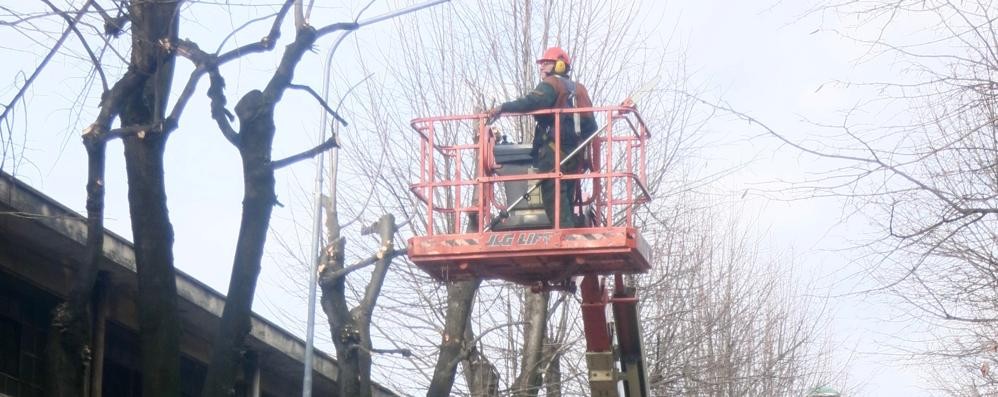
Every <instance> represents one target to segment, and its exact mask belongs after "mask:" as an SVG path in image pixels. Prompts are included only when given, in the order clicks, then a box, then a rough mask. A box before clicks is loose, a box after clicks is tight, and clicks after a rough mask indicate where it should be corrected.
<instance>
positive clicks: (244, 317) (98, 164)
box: [0, 0, 397, 396]
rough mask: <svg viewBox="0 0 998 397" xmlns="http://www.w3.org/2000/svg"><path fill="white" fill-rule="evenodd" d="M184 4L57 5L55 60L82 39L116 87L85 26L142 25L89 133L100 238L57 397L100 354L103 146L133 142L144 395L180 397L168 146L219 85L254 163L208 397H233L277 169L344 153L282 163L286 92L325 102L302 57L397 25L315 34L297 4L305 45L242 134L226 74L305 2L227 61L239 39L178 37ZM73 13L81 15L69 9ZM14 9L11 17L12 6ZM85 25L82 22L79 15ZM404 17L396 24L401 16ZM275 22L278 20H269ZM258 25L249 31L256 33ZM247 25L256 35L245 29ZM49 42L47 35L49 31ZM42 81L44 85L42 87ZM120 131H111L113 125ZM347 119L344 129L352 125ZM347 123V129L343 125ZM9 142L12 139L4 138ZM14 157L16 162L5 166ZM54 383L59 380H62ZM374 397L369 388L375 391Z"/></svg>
mask: <svg viewBox="0 0 998 397" xmlns="http://www.w3.org/2000/svg"><path fill="white" fill-rule="evenodd" d="M181 3H182V2H179V1H177V2H132V3H128V2H121V3H117V2H114V3H113V5H115V7H116V8H118V10H117V14H118V15H117V16H112V15H111V14H110V13H108V12H107V11H105V9H104V8H102V7H101V5H100V4H99V2H95V1H86V2H83V4H82V5H80V6H79V7H78V9H77V10H73V11H72V12H69V11H65V10H63V9H60V8H58V7H56V6H54V5H52V4H50V3H48V2H46V4H48V5H49V6H50V7H51V9H52V14H51V15H52V16H54V17H59V18H63V19H65V20H66V21H68V23H69V25H68V27H67V28H66V29H65V31H64V33H63V34H62V36H61V38H59V39H58V41H57V44H56V45H55V46H54V47H53V50H52V53H55V52H56V51H57V50H58V49H59V47H60V46H61V44H62V42H63V41H64V40H65V38H66V37H68V36H69V35H70V34H71V33H75V35H76V37H77V38H78V39H79V40H80V41H81V45H82V47H84V48H85V49H86V52H87V53H88V54H89V56H90V57H89V61H90V62H91V63H92V65H93V67H95V68H96V70H97V71H98V72H99V74H100V76H101V78H102V81H104V79H105V77H104V74H103V72H102V71H101V69H100V64H101V62H100V61H99V59H98V58H97V55H95V53H94V52H93V51H92V50H91V45H89V44H90V43H88V41H87V40H91V39H92V38H89V37H87V36H85V35H83V34H81V33H80V29H79V27H80V26H84V25H83V24H82V23H81V22H80V20H81V16H83V15H84V14H85V13H86V12H87V9H88V8H90V7H91V6H93V8H95V9H97V11H98V12H97V14H96V15H95V16H94V18H98V20H99V21H102V22H103V23H102V25H103V26H104V27H105V31H106V32H107V34H108V35H110V36H117V35H118V34H120V33H122V31H123V28H124V25H125V24H128V25H129V26H131V29H130V33H131V38H132V42H131V47H130V49H131V59H130V60H129V61H124V60H123V62H126V64H127V72H126V73H124V75H123V76H122V77H121V78H120V79H119V80H118V81H117V82H116V83H115V84H114V85H113V87H111V88H108V87H107V85H106V81H104V83H105V85H104V94H103V95H102V101H101V111H100V113H99V115H98V116H97V119H96V121H95V122H94V123H93V124H91V125H90V127H88V128H87V130H86V131H85V134H84V139H85V144H86V146H87V149H88V154H89V156H90V176H89V178H88V179H89V182H88V203H87V207H88V216H89V222H88V225H89V233H90V234H89V235H90V239H89V242H88V252H90V258H91V259H90V262H89V263H88V264H86V266H84V267H81V268H79V269H78V273H79V274H78V275H77V277H76V278H75V283H74V287H73V291H72V293H71V296H70V301H69V302H68V303H67V304H66V305H63V306H60V310H58V311H57V312H56V314H55V318H54V323H53V325H54V327H55V329H56V330H60V331H61V332H60V333H54V335H53V338H54V339H53V340H54V341H55V342H54V343H53V346H62V349H61V351H60V353H61V355H60V357H61V358H60V359H59V360H52V361H51V363H52V364H55V365H59V366H58V367H53V368H52V371H53V379H61V380H63V381H61V382H56V383H55V384H54V385H53V386H52V387H53V391H52V392H53V393H54V394H57V395H81V394H85V393H84V392H82V391H81V390H80V389H79V388H80V386H81V385H83V384H85V383H84V382H82V380H83V379H85V378H86V376H88V375H87V373H86V368H87V365H88V363H87V361H88V360H89V355H88V349H89V348H88V346H87V345H88V344H89V334H90V331H89V321H88V320H87V319H88V318H89V316H88V315H87V309H86V308H87V304H88V302H89V297H90V295H91V293H90V290H92V288H93V283H94V279H95V277H96V270H97V266H98V260H99V258H100V257H101V255H102V253H103V251H102V249H101V245H100V242H101V236H103V230H102V207H103V203H102V199H103V190H102V189H103V182H104V181H103V180H102V179H103V170H104V165H103V163H104V148H105V144H106V142H107V141H109V140H111V139H116V138H122V139H123V140H124V144H125V159H126V168H127V172H128V178H129V205H130V209H131V221H132V231H133V237H134V240H135V252H136V254H135V255H136V264H137V268H138V279H139V282H138V284H139V294H138V296H139V302H138V307H139V308H140V314H139V318H140V319H139V324H140V332H139V333H140V346H141V348H140V349H141V354H140V356H141V361H142V373H143V374H144V375H143V377H142V379H143V395H147V396H157V395H165V396H174V395H177V394H178V393H179V391H178V390H179V389H178V388H179V384H180V378H179V351H180V349H179V321H178V317H177V309H176V286H175V283H174V280H175V271H174V268H173V255H172V243H173V231H172V227H171V225H170V221H169V218H168V215H167V214H168V211H167V204H166V196H165V187H164V162H163V153H164V149H165V145H166V141H167V137H168V136H169V134H170V133H171V132H173V131H174V130H176V129H177V127H178V125H179V120H180V116H181V114H182V112H183V110H184V109H185V106H186V105H187V104H188V102H189V101H190V100H191V97H192V95H193V94H194V93H195V89H196V87H197V84H198V82H199V80H200V79H201V77H203V76H204V75H208V76H209V78H210V82H211V84H210V85H211V86H210V87H209V89H208V96H209V98H210V100H211V104H210V106H211V115H212V118H213V119H214V120H215V122H216V123H217V125H218V127H219V129H220V130H221V132H222V135H223V136H224V137H225V139H226V140H228V141H229V142H230V143H232V144H233V145H234V146H235V147H236V148H237V149H238V150H239V153H240V155H241V156H242V159H243V171H244V172H243V173H244V186H245V195H244V200H243V216H242V223H241V225H240V233H239V238H238V243H237V248H236V253H235V258H234V263H233V269H232V279H231V281H230V283H229V292H228V299H227V303H226V306H225V309H224V311H223V315H222V320H221V323H220V327H219V332H218V334H217V336H216V340H215V343H213V352H212V359H211V363H210V365H209V367H208V375H207V380H206V384H205V387H204V390H203V394H204V395H206V396H213V395H229V394H230V391H231V390H232V389H233V387H234V384H235V380H236V370H237V368H238V365H239V363H240V361H241V359H242V357H241V351H242V346H243V344H244V341H245V338H246V336H247V334H248V333H249V326H250V314H251V312H250V308H251V306H252V302H253V295H254V292H255V286H256V281H257V276H258V274H259V272H260V264H261V260H262V256H263V248H264V244H265V241H266V236H267V231H268V225H269V221H270V216H271V211H272V208H273V206H274V205H275V204H278V202H277V197H276V194H275V187H274V183H275V181H274V171H275V170H276V169H279V168H281V167H284V166H287V165H290V164H292V163H295V162H297V161H300V160H303V159H307V158H310V157H311V156H314V155H316V154H318V153H320V152H322V151H324V150H327V149H329V148H330V147H333V146H334V145H335V140H333V139H330V140H328V141H326V142H324V143H322V144H320V145H318V146H316V147H314V148H312V149H309V150H306V151H303V152H301V153H299V154H296V155H292V156H289V157H287V158H284V159H280V160H272V147H273V141H274V138H275V135H276V132H277V127H276V124H275V121H274V115H275V109H276V107H277V105H278V104H279V103H280V101H281V99H282V96H283V94H284V93H285V91H286V90H288V89H289V88H290V89H301V90H304V91H306V92H308V93H311V94H313V96H314V97H316V98H317V99H318V95H316V94H315V92H314V91H313V90H312V89H311V88H309V87H307V86H302V85H297V84H294V83H293V81H292V78H293V75H294V71H295V69H296V68H297V66H298V64H299V62H300V61H301V59H302V57H303V55H304V54H305V53H306V52H307V51H308V50H309V49H311V46H312V45H313V44H314V43H315V42H316V40H318V39H319V38H321V37H322V36H324V35H326V34H329V33H332V32H335V31H340V30H353V29H357V28H359V27H361V26H363V25H365V24H370V23H374V22H378V21H381V20H384V19H388V18H390V17H392V16H394V15H389V16H385V17H383V18H376V19H372V20H366V21H359V22H357V21H355V22H347V23H338V24H332V25H328V26H323V27H318V28H316V27H313V26H310V25H309V24H307V23H306V22H305V16H304V12H302V10H303V6H302V4H301V2H297V5H298V7H297V11H299V12H296V13H295V15H296V20H295V37H294V40H293V41H292V42H291V43H290V44H289V45H288V46H287V47H286V48H285V50H284V52H283V56H282V58H281V60H280V62H279V64H278V65H276V66H275V67H274V72H273V75H272V77H271V78H270V79H269V81H267V84H266V86H265V87H264V88H263V89H262V90H252V91H249V92H248V93H246V94H245V95H244V96H243V97H242V98H241V99H240V101H239V102H238V104H237V105H236V107H235V113H236V117H238V119H239V127H238V131H237V129H236V128H234V127H233V126H232V125H231V124H230V123H231V122H232V121H234V119H235V118H236V117H233V115H232V114H231V113H230V112H229V111H228V110H227V109H226V107H225V106H226V98H225V95H224V90H223V87H224V79H223V77H222V71H221V67H222V66H223V65H225V64H227V63H229V62H232V61H234V60H237V59H240V58H242V57H244V56H246V55H250V54H255V53H260V52H266V51H269V50H272V49H274V48H275V47H276V45H277V43H278V40H279V38H280V30H281V26H282V22H283V21H284V17H285V15H287V13H288V11H289V10H290V9H291V6H292V5H294V4H296V2H295V1H294V0H287V1H285V2H283V4H282V5H281V7H280V9H279V10H278V11H277V13H276V16H274V17H273V18H272V21H273V22H272V25H271V27H270V30H269V32H268V33H267V35H266V36H265V37H264V38H263V39H262V40H260V41H258V42H252V43H250V44H247V45H244V46H241V47H237V48H235V49H232V50H230V51H228V52H224V53H223V52H222V51H221V50H222V48H224V46H225V43H226V42H227V40H228V38H229V37H225V38H222V39H221V40H220V43H221V44H220V45H219V46H218V48H219V50H218V51H217V52H215V53H207V52H205V51H203V50H201V49H200V46H198V44H197V43H195V42H193V41H190V40H186V39H185V40H179V39H178V35H177V31H178V28H179V21H180V15H181V14H182V12H185V11H188V10H190V9H189V8H188V9H182V8H181ZM71 8H73V7H72V6H70V7H67V9H71ZM5 10H6V8H5ZM12 15H13V16H15V17H20V19H16V20H15V21H13V22H12V23H11V25H13V26H17V25H18V24H22V23H23V24H25V25H30V24H31V23H32V22H31V20H32V19H34V18H37V17H38V16H37V15H32V14H30V13H27V12H24V13H19V12H12ZM74 15H75V17H74ZM395 15H397V14H395ZM268 19H271V18H268ZM252 22H253V21H250V22H248V23H247V25H249V24H251V23H252ZM244 27H245V26H244ZM42 36H43V37H44V33H42ZM176 55H182V56H184V57H186V58H188V59H190V60H191V61H192V63H193V64H194V66H195V69H194V71H193V72H192V74H191V76H190V78H189V80H188V81H187V83H186V85H185V86H184V87H183V89H182V90H181V91H180V93H179V95H178V98H177V100H176V103H175V104H174V106H173V107H172V109H171V108H168V106H167V100H168V98H169V94H170V92H171V79H172V75H173V67H174V59H175V56H176ZM48 59H49V58H46V60H45V61H44V62H43V63H42V64H41V65H40V66H39V67H38V69H37V70H36V72H35V73H34V76H37V75H38V74H39V72H40V71H41V70H42V69H43V68H44V67H45V64H46V62H47V60H48ZM32 79H34V77H32ZM30 83H31V82H30V81H28V82H26V84H25V85H24V86H23V87H22V88H21V90H20V91H19V92H18V94H17V95H15V97H14V98H13V99H12V101H11V102H10V104H8V105H7V106H6V107H5V108H4V113H3V115H2V116H0V121H4V122H6V121H9V119H7V116H8V115H9V114H10V111H11V109H13V107H14V106H15V105H16V104H17V103H18V101H19V100H20V99H21V97H22V95H23V93H24V91H25V90H26V89H27V88H28V86H29V85H30ZM319 102H320V104H321V105H322V106H324V107H325V109H326V110H327V111H329V112H331V113H333V116H334V117H336V116H337V115H336V114H335V112H332V109H330V108H329V106H328V105H326V104H325V103H324V102H323V101H322V100H321V99H319ZM116 119H117V120H118V121H119V122H120V124H121V126H120V127H119V128H112V123H113V122H114V120H116ZM339 121H341V122H343V120H342V119H339ZM344 123H345V122H344ZM5 132H6V133H7V134H8V135H7V136H10V135H9V134H10V131H9V130H8V131H5ZM5 158H6V156H5ZM54 374H59V375H58V376H56V375H54ZM368 389H369V388H368Z"/></svg>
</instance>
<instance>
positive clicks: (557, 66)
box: [554, 59, 568, 74]
mask: <svg viewBox="0 0 998 397" xmlns="http://www.w3.org/2000/svg"><path fill="white" fill-rule="evenodd" d="M567 71H568V64H566V63H565V61H562V60H560V59H559V60H557V61H555V63H554V72H555V73H557V74H565V72H567Z"/></svg>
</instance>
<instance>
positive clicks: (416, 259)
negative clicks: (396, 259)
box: [409, 227, 651, 284]
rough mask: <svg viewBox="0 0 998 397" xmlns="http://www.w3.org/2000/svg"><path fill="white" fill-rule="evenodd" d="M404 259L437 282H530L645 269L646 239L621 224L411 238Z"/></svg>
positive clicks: (648, 251)
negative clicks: (475, 279)
mask: <svg viewBox="0 0 998 397" xmlns="http://www.w3.org/2000/svg"><path fill="white" fill-rule="evenodd" d="M409 258H410V259H411V260H412V262H413V263H415V264H416V266H419V267H420V268H421V269H423V271H425V272H427V273H429V274H430V275H431V276H433V277H434V278H436V279H438V280H441V281H452V280H466V279H470V278H474V277H478V278H482V279H502V280H507V281H512V282H516V283H521V284H530V283H534V282H538V281H550V282H558V281H561V280H564V279H566V278H568V277H571V276H576V275H583V274H611V273H625V274H627V273H644V272H646V271H648V270H649V269H650V268H651V266H650V262H651V258H650V249H649V247H648V244H647V243H646V242H645V241H644V239H643V238H641V236H640V235H639V234H638V233H637V231H636V230H635V229H634V228H625V227H617V228H578V229H561V230H521V231H503V232H486V233H477V234H448V235H437V236H423V237H414V238H411V239H410V240H409Z"/></svg>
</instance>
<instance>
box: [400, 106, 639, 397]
mask: <svg viewBox="0 0 998 397" xmlns="http://www.w3.org/2000/svg"><path fill="white" fill-rule="evenodd" d="M579 112H592V113H593V115H594V116H595V117H596V120H597V122H599V123H600V124H601V125H602V126H603V127H602V128H601V129H600V130H599V131H597V132H596V133H594V134H593V135H592V136H590V137H589V138H586V139H585V140H584V141H583V142H581V143H580V144H579V146H578V149H574V150H572V151H571V152H569V153H564V154H563V153H557V154H556V155H555V156H556V159H555V162H556V163H559V164H561V163H563V161H564V159H563V158H562V157H565V158H570V157H573V156H576V157H578V158H580V159H585V160H584V161H582V162H580V163H584V164H585V165H586V167H585V169H584V170H583V169H580V170H579V172H565V173H563V172H560V171H557V170H556V171H552V172H539V171H537V170H536V169H534V168H532V167H531V156H530V149H531V146H530V145H529V144H513V143H508V142H509V138H508V137H507V136H506V135H505V134H503V133H502V131H503V130H507V131H513V130H517V129H519V130H523V129H525V128H532V126H533V121H532V120H529V118H528V117H526V116H527V115H538V114H554V115H555V116H556V117H555V120H556V121H555V126H554V128H555V131H558V130H559V129H560V127H561V126H560V119H561V117H559V116H561V115H562V114H563V113H579ZM489 121H491V120H487V119H486V115H483V114H478V115H466V116H443V117H428V118H419V119H415V120H413V121H412V127H413V129H415V130H416V132H417V133H418V134H419V141H420V142H419V148H418V149H419V154H420V163H419V180H418V182H416V183H413V184H412V185H411V187H410V189H411V191H412V193H413V194H414V195H415V196H416V197H417V198H418V199H419V200H420V201H421V202H422V203H423V206H422V207H420V208H418V209H417V210H418V211H419V213H418V214H419V215H422V216H423V217H424V219H423V220H424V223H423V225H424V226H425V234H423V235H419V236H416V237H412V238H411V239H410V240H409V244H408V246H409V258H410V260H411V261H412V262H413V263H414V264H415V265H416V266H418V267H420V268H421V269H422V270H423V271H425V272H426V273H428V274H430V275H431V276H432V277H434V278H436V279H437V280H440V281H456V280H466V279H470V278H481V279H502V280H506V281H511V282H514V283H519V284H523V285H528V286H531V287H533V288H534V289H535V290H551V289H564V290H569V291H575V290H576V289H577V288H578V289H580V290H581V291H580V292H581V298H582V319H583V325H584V328H585V329H584V332H585V336H586V347H587V352H586V361H587V364H588V367H589V384H590V388H591V391H592V395H593V396H599V397H617V396H627V397H636V396H647V395H649V394H648V385H647V383H646V382H645V378H646V376H645V369H644V353H643V350H642V347H641V328H640V321H639V314H638V307H637V303H638V298H637V292H636V291H635V289H634V288H632V287H627V286H625V285H624V278H623V275H626V274H636V273H644V272H646V271H648V270H649V269H650V267H651V265H650V263H651V259H650V249H649V246H648V244H647V242H646V241H645V240H644V239H643V238H642V237H641V234H640V232H639V230H638V228H637V227H635V224H634V221H635V219H634V215H635V212H634V211H635V207H636V206H638V205H640V204H643V203H646V202H648V201H649V200H650V199H651V197H650V195H649V193H648V190H647V188H646V186H647V184H646V181H647V170H646V168H645V167H646V163H647V158H646V156H647V154H646V150H645V147H646V144H647V142H648V140H649V139H650V138H651V135H650V133H649V131H648V128H647V127H646V125H645V122H644V120H643V119H642V118H641V116H640V115H639V113H638V111H637V109H636V108H635V106H634V105H633V102H631V101H630V100H628V101H626V102H625V103H624V104H622V105H619V106H607V107H593V108H574V109H558V110H544V111H537V112H532V113H525V114H511V115H506V116H504V117H501V118H499V119H498V120H495V121H496V122H495V123H491V125H490V123H489ZM554 135H555V136H556V137H557V138H556V139H557V140H560V134H554ZM555 143H556V145H560V141H559V142H555ZM543 180H549V181H551V182H552V183H553V184H554V187H555V188H554V192H555V194H556V195H560V194H561V189H560V186H561V184H562V183H565V182H566V181H569V180H577V181H579V183H578V184H577V186H578V188H577V194H576V195H575V196H576V200H575V202H574V203H572V208H571V209H569V210H570V211H572V214H573V216H574V218H573V219H574V220H575V222H574V223H575V224H576V225H581V227H574V228H566V227H562V225H561V224H560V221H559V220H558V219H555V220H553V221H551V220H548V217H547V215H546V214H545V212H544V209H543V203H542V202H541V199H540V191H541V189H539V188H537V186H538V185H539V182H540V181H543ZM558 198H559V197H558V196H556V198H555V202H556V203H558V202H560V200H558ZM558 206H559V205H557V204H556V208H555V211H556V213H557V212H559V211H561V210H562V209H560V208H557V207H558ZM580 276H581V281H580V282H578V283H577V280H578V279H579V277H580ZM610 277H612V281H611V278H610ZM611 285H612V291H613V293H612V294H611V293H610V291H611ZM608 308H612V310H608ZM608 312H611V313H609V314H610V315H612V316H613V319H614V321H612V322H611V321H609V320H608ZM614 341H616V343H614Z"/></svg>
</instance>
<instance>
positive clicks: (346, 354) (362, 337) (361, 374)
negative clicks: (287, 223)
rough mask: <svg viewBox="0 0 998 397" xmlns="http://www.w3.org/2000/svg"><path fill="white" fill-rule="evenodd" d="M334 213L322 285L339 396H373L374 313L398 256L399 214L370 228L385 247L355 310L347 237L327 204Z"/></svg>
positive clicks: (379, 221)
mask: <svg viewBox="0 0 998 397" xmlns="http://www.w3.org/2000/svg"><path fill="white" fill-rule="evenodd" d="M327 211H328V212H329V213H330V215H329V217H328V221H327V229H328V230H329V241H331V242H332V244H330V245H329V246H328V247H327V248H326V250H325V252H326V253H325V255H323V265H322V266H321V268H320V270H319V272H320V275H319V286H320V287H321V289H322V299H321V300H322V310H323V312H325V313H326V318H327V319H328V321H329V330H330V333H331V334H332V336H333V345H334V346H335V347H336V359H337V364H338V367H339V371H338V373H337V374H338V376H337V382H338V383H339V395H341V396H359V397H369V396H371V394H372V390H373V389H372V386H373V383H372V382H371V352H372V351H373V344H372V342H371V316H372V314H373V311H374V307H375V306H376V305H377V300H378V296H379V295H380V294H381V286H382V285H383V284H384V281H385V276H386V275H387V274H388V268H389V265H390V264H391V261H392V259H393V258H394V256H395V250H394V244H393V240H392V239H393V237H394V235H395V231H396V227H395V217H394V216H392V215H391V214H388V215H383V216H382V217H381V219H379V220H378V222H377V223H376V224H374V225H373V226H372V227H370V228H368V229H367V231H369V232H373V231H377V232H378V234H379V235H380V237H381V249H380V250H379V251H378V253H376V254H375V255H374V256H373V258H376V260H375V261H374V270H373V272H372V274H371V279H370V281H369V282H368V284H367V288H366V290H365V291H364V298H363V299H362V300H361V302H360V303H359V304H358V305H357V306H356V307H354V308H353V309H349V310H348V309H347V303H346V289H345V288H346V276H347V274H349V273H346V272H345V271H344V269H345V266H344V262H343V261H344V256H343V248H344V240H343V239H342V238H340V237H339V225H338V219H337V216H336V213H335V210H333V209H332V208H330V207H329V206H327Z"/></svg>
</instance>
